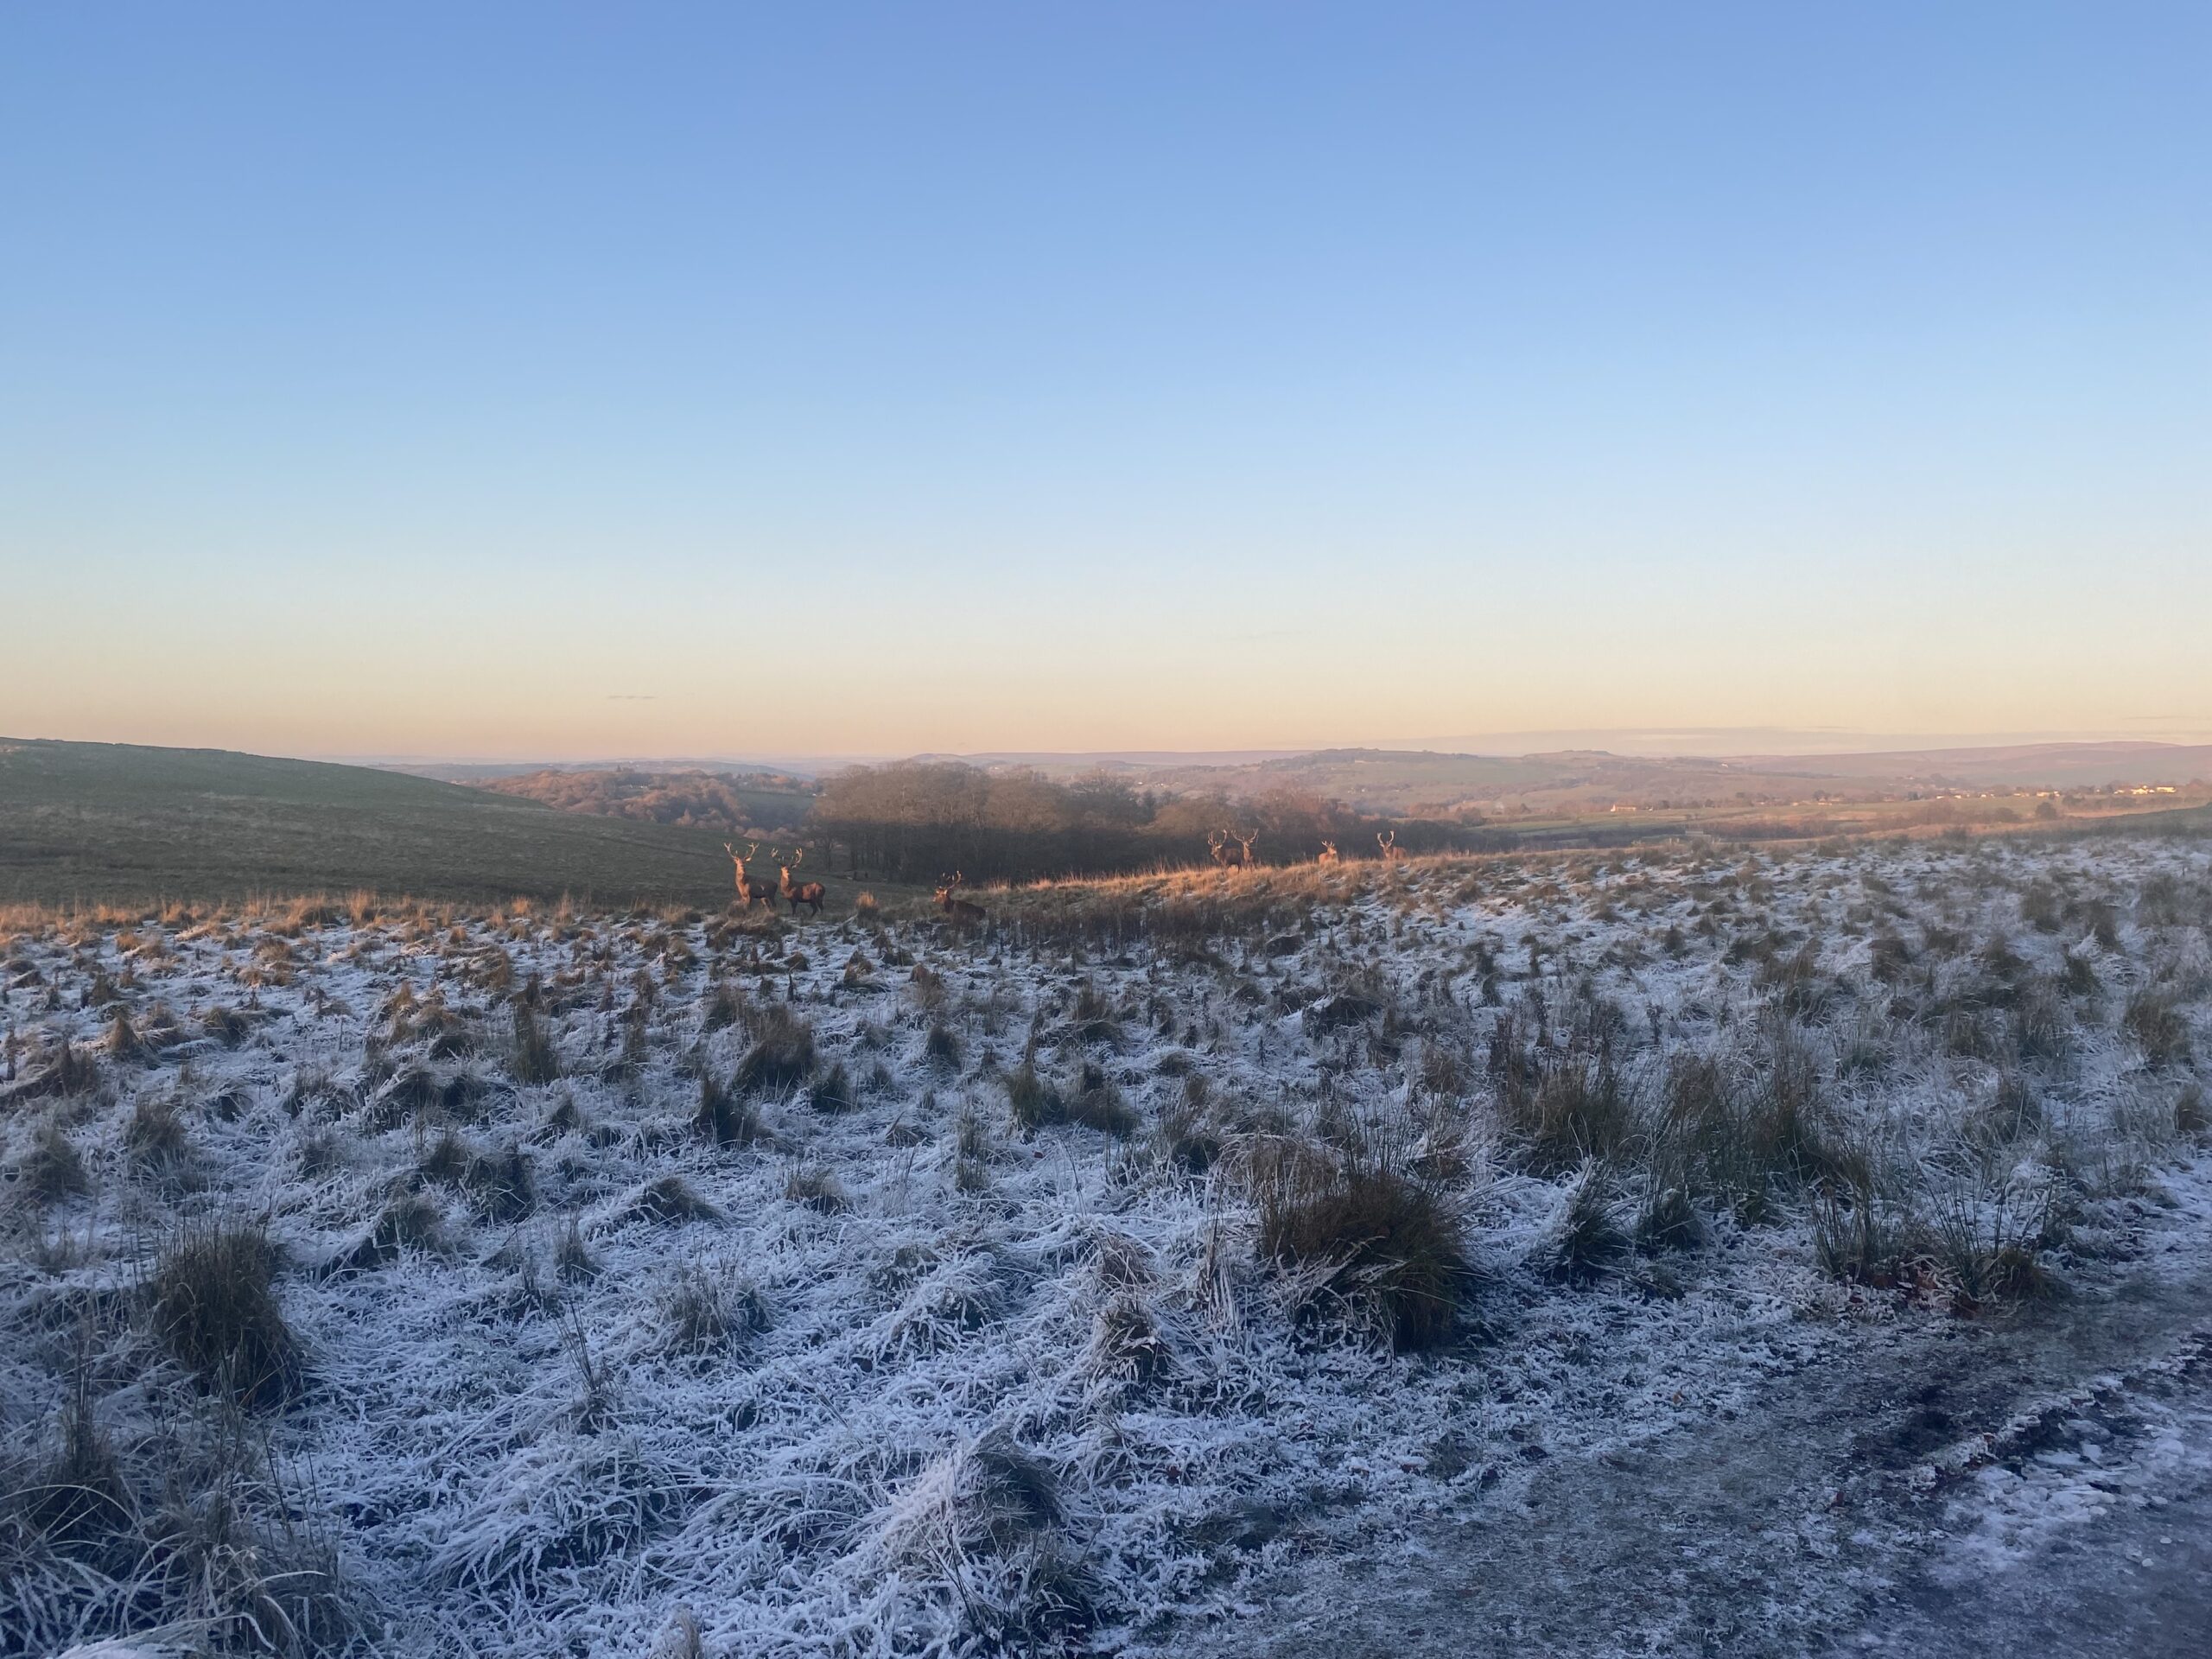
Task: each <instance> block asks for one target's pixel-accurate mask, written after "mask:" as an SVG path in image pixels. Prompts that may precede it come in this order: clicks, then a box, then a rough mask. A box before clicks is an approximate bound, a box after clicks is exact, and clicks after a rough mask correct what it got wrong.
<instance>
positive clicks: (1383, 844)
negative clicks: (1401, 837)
mask: <svg viewBox="0 0 2212 1659" xmlns="http://www.w3.org/2000/svg"><path fill="white" fill-rule="evenodd" d="M1375 844H1376V846H1377V847H1380V848H1381V849H1383V862H1384V863H1385V864H1395V863H1396V862H1397V861H1399V860H1400V859H1402V858H1403V857H1404V856H1405V853H1404V852H1403V851H1402V849H1400V848H1399V846H1398V832H1397V831H1396V830H1395V829H1393V830H1392V831H1391V832H1390V833H1389V835H1387V836H1386V835H1384V834H1383V832H1382V831H1381V830H1380V829H1377V830H1376V832H1375Z"/></svg>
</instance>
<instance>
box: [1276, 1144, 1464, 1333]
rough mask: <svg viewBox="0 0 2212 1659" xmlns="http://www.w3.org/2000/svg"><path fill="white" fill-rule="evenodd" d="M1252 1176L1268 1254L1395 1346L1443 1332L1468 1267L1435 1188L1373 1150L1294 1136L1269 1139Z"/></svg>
mask: <svg viewBox="0 0 2212 1659" xmlns="http://www.w3.org/2000/svg"><path fill="white" fill-rule="evenodd" d="M1255 1189H1256V1197H1257V1199H1258V1204H1259V1212H1260V1213H1259V1247H1260V1250H1261V1253H1262V1255H1263V1256H1265V1257H1266V1258H1267V1259H1268V1260H1269V1261H1272V1262H1279V1263H1282V1264H1284V1265H1286V1266H1289V1267H1293V1268H1300V1269H1303V1270H1304V1271H1305V1272H1306V1274H1307V1275H1308V1279H1309V1282H1310V1285H1311V1287H1312V1289H1313V1291H1314V1292H1315V1293H1317V1294H1321V1295H1324V1296H1325V1297H1327V1298H1329V1299H1330V1300H1332V1301H1335V1302H1338V1303H1341V1304H1342V1305H1344V1306H1345V1307H1347V1308H1349V1309H1350V1310H1351V1312H1352V1313H1354V1315H1355V1316H1356V1317H1357V1319H1360V1320H1361V1322H1363V1323H1364V1324H1366V1325H1368V1326H1370V1328H1372V1329H1376V1330H1377V1331H1379V1332H1381V1333H1382V1334H1383V1336H1384V1337H1385V1338H1387V1339H1388V1340H1389V1342H1390V1343H1391V1344H1392V1345H1394V1346H1395V1347H1396V1348H1398V1349H1400V1350H1402V1351H1404V1350H1412V1349H1420V1348H1433V1347H1435V1346H1436V1345H1438V1344H1440V1343H1442V1342H1444V1341H1445V1340H1446V1339H1447V1338H1449V1337H1450V1335H1451V1334H1452V1324H1453V1321H1454V1319H1455V1318H1456V1317H1457V1315H1458V1313H1459V1305H1460V1302H1461V1300H1463V1298H1464V1297H1465V1295H1466V1294H1467V1292H1468V1291H1469V1289H1470V1288H1471V1280H1472V1276H1471V1272H1470V1269H1469V1267H1468V1263H1467V1256H1466V1249H1465V1241H1464V1239H1463V1237H1462V1235H1461V1230H1460V1226H1459V1219H1458V1217H1457V1216H1456V1215H1455V1214H1454V1213H1453V1212H1452V1208H1451V1205H1449V1203H1448V1202H1447V1201H1446V1198H1444V1196H1443V1195H1442V1194H1441V1193H1440V1192H1436V1191H1435V1190H1434V1189H1433V1188H1432V1187H1430V1186H1428V1185H1426V1184H1424V1183H1423V1182H1421V1181H1420V1180H1418V1179H1414V1178H1413V1177H1411V1176H1409V1175H1408V1174H1406V1173H1403V1172H1402V1171H1401V1170H1399V1169H1396V1168H1395V1167H1393V1166H1391V1165H1390V1164H1389V1162H1388V1161H1386V1160H1382V1159H1378V1158H1374V1157H1371V1156H1366V1155H1356V1156H1351V1157H1342V1158H1339V1157H1335V1156H1332V1155H1330V1154H1325V1153H1323V1152H1321V1151H1320V1150H1319V1149H1318V1148H1314V1147H1297V1146H1291V1147H1277V1148H1274V1155H1273V1156H1271V1157H1268V1158H1267V1159H1265V1160H1263V1162H1262V1165H1261V1166H1260V1168H1259V1169H1258V1171H1257V1173H1256V1174H1255Z"/></svg>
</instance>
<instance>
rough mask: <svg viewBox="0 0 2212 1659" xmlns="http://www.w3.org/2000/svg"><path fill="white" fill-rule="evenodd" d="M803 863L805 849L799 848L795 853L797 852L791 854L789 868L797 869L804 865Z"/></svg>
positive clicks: (804, 860)
mask: <svg viewBox="0 0 2212 1659" xmlns="http://www.w3.org/2000/svg"><path fill="white" fill-rule="evenodd" d="M805 862H806V849H805V848H804V847H802V848H800V849H798V851H797V852H795V853H793V854H792V855H791V868H793V869H797V868H798V867H799V866H800V865H802V864H804V863H805Z"/></svg>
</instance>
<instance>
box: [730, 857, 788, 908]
mask: <svg viewBox="0 0 2212 1659" xmlns="http://www.w3.org/2000/svg"><path fill="white" fill-rule="evenodd" d="M722 851H724V852H726V853H728V855H729V861H730V862H731V863H733V864H734V865H736V866H737V901H738V903H739V904H740V905H741V906H743V907H744V908H746V909H747V910H750V909H752V908H753V906H755V905H766V906H768V908H769V909H771V910H773V909H774V908H775V907H776V890H775V889H774V888H773V887H770V886H769V885H768V884H767V883H766V881H763V880H760V879H759V878H757V877H754V876H750V875H747V874H746V873H745V861H746V860H747V859H748V858H751V857H752V856H753V855H754V854H755V853H757V852H759V851H760V842H757V841H749V842H746V844H745V850H744V851H743V852H739V851H738V850H737V849H736V848H734V847H733V846H731V845H730V844H729V842H722ZM775 855H776V849H774V848H772V847H771V848H770V849H768V856H769V857H771V858H773V857H774V856H775Z"/></svg>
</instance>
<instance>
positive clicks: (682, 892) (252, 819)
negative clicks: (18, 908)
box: [0, 739, 849, 908]
mask: <svg viewBox="0 0 2212 1659" xmlns="http://www.w3.org/2000/svg"><path fill="white" fill-rule="evenodd" d="M721 841H722V837H721V836H720V835H718V834H716V833H715V832H714V831H711V830H706V829H683V828H677V827H675V826H672V825H664V824H656V823H632V822H629V821H626V820H624V819H620V818H609V817H588V816H585V815H582V814H577V813H568V812H560V811H556V810H554V809H552V808H550V807H548V806H543V805H541V804H538V803H537V802H535V801H528V800H521V799H517V798H513V797H510V796H505V795H499V794H495V793H493V792H492V791H486V790H480V789H467V788H462V787H461V786H459V785H453V784H442V783H435V782H432V781H430V780H429V779H422V778H411V777H407V776H405V775H404V774H401V773H397V772H380V771H374V770H372V769H370V768H367V767H363V766H330V765H324V764H321V763H318V762H315V761H307V760H270V759H266V758H264V757H261V756H257V755H246V754H235V753H229V752H227V751H224V750H217V749H164V748H146V747H137V746H133V745H124V744H108V743H55V742H44V741H17V740H12V739H0V902H8V903H23V902H36V903H43V904H67V903H72V902H77V901H82V902H86V903H103V904H105V903H135V902H137V901H140V900H145V899H187V900H203V899H232V898H238V897H243V896H246V895H249V894H251V893H300V892H315V891H322V892H339V893H342V892H346V891H349V890H351V889H353V888H359V887H368V888H375V889H378V890H379V891H382V892H385V893H414V894H416V895H419V896H421V897H424V898H432V899H476V900H481V899H506V898H514V897H522V898H531V899H558V898H560V897H561V896H562V895H563V893H566V894H569V895H571V896H573V897H575V898H576V899H579V900H582V899H587V898H589V899H596V900H599V901H601V902H626V901H632V900H638V901H651V902H657V903H658V902H671V903H683V904H695V905H716V904H720V903H722V902H723V901H724V900H725V899H727V897H728V893H729V888H730V868H729V861H728V859H727V858H725V857H724V856H723V855H722V850H721ZM846 885H849V884H838V886H840V887H842V886H846ZM843 896H844V895H843V894H842V893H838V892H837V891H836V888H834V887H833V893H832V897H833V899H840V898H842V897H843ZM839 907H840V908H842V905H841V906H839Z"/></svg>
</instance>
